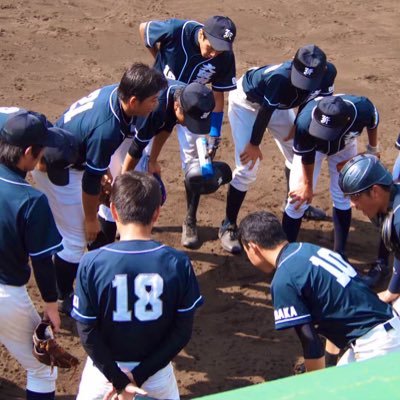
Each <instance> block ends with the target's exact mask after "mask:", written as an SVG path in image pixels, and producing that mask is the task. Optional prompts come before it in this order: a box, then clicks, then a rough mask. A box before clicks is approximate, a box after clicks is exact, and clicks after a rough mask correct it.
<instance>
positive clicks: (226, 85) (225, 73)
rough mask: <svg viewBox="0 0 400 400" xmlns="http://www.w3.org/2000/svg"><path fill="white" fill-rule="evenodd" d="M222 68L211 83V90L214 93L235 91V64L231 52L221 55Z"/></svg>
mask: <svg viewBox="0 0 400 400" xmlns="http://www.w3.org/2000/svg"><path fill="white" fill-rule="evenodd" d="M222 55H224V56H225V58H224V60H223V61H222V63H223V67H222V68H221V69H220V72H219V73H218V74H216V75H215V77H213V79H212V81H211V87H212V90H214V91H216V92H228V91H230V90H234V89H236V62H235V56H234V54H233V53H232V52H227V53H223V54H222Z"/></svg>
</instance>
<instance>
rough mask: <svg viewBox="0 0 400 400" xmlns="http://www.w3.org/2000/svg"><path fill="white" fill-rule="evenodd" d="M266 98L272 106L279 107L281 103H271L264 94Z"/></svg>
mask: <svg viewBox="0 0 400 400" xmlns="http://www.w3.org/2000/svg"><path fill="white" fill-rule="evenodd" d="M264 100H265V101H266V102H267V103H268V104H269V105H270V106H271V107H278V106H279V103H271V102H270V101H269V100H268V99H267V98H266V97H265V96H264Z"/></svg>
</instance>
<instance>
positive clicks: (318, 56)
mask: <svg viewBox="0 0 400 400" xmlns="http://www.w3.org/2000/svg"><path fill="white" fill-rule="evenodd" d="M325 69H326V55H325V53H324V52H323V51H322V50H321V49H320V48H319V47H318V46H316V45H315V44H309V45H307V46H303V47H300V48H299V49H298V50H297V52H296V55H295V56H294V59H293V62H292V70H291V75H290V80H291V82H292V85H293V86H296V87H297V88H299V89H302V90H307V91H309V92H311V91H313V90H316V89H318V88H319V86H320V84H321V82H322V78H323V76H324V72H325Z"/></svg>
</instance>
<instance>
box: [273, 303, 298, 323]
mask: <svg viewBox="0 0 400 400" xmlns="http://www.w3.org/2000/svg"><path fill="white" fill-rule="evenodd" d="M293 317H297V311H296V309H295V308H294V307H293V306H291V307H283V308H278V309H277V310H275V311H274V318H275V321H279V320H281V319H287V318H293Z"/></svg>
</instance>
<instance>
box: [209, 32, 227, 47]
mask: <svg viewBox="0 0 400 400" xmlns="http://www.w3.org/2000/svg"><path fill="white" fill-rule="evenodd" d="M206 36H207V39H208V40H209V42H210V44H211V46H212V48H213V49H214V50H217V51H232V49H233V45H232V42H228V41H226V40H222V39H218V38H216V37H214V36H211V35H210V34H209V33H207V32H206Z"/></svg>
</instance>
